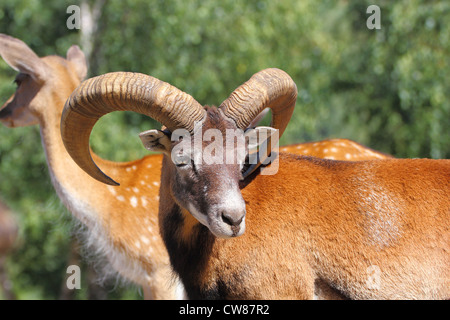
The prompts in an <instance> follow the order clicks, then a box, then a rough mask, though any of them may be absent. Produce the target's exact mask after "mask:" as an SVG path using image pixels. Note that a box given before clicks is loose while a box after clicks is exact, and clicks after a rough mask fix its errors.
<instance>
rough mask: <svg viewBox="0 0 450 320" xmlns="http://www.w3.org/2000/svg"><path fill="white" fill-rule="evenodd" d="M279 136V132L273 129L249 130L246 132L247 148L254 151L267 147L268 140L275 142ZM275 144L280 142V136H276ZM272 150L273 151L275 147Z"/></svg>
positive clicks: (258, 128)
mask: <svg viewBox="0 0 450 320" xmlns="http://www.w3.org/2000/svg"><path fill="white" fill-rule="evenodd" d="M277 134H278V130H277V129H274V128H272V127H256V128H249V129H247V130H245V133H244V135H245V142H246V145H247V148H248V149H249V150H253V149H259V148H261V147H265V144H267V142H268V139H271V140H273V139H274V138H275V136H276V135H277ZM275 142H278V136H276V141H275ZM271 149H273V147H272V148H271Z"/></svg>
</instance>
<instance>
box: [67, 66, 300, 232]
mask: <svg viewBox="0 0 450 320" xmlns="http://www.w3.org/2000/svg"><path fill="white" fill-rule="evenodd" d="M296 98H297V88H296V85H295V83H294V82H293V81H292V79H291V78H290V77H289V76H288V75H287V74H286V73H285V72H284V71H281V70H279V69H266V70H263V71H260V72H258V73H256V74H255V75H253V76H252V78H251V79H250V80H248V81H247V82H246V83H244V84H243V85H241V86H240V87H238V88H237V89H236V90H235V91H234V92H233V93H232V94H231V95H230V97H229V98H228V99H226V100H225V101H224V102H223V103H222V104H221V105H220V107H218V108H215V107H203V106H202V105H200V104H199V103H198V102H197V101H196V100H194V98H192V97H191V96H190V95H188V94H186V93H184V92H182V91H180V90H179V89H177V88H175V87H173V86H171V85H170V84H168V83H165V82H163V81H160V80H158V79H155V78H153V77H150V76H147V75H143V74H137V73H126V72H116V73H110V74H105V75H103V76H99V77H96V78H92V79H89V80H87V81H85V82H83V83H82V84H81V85H80V86H79V87H78V88H77V89H76V90H75V91H74V93H73V94H72V96H71V97H70V98H69V100H68V101H67V103H66V106H65V108H64V112H63V115H62V120H61V121H62V122H61V133H62V137H63V141H64V143H65V146H66V148H67V150H68V152H69V154H70V155H71V156H72V157H73V158H74V160H75V161H76V162H77V163H78V165H79V166H80V167H81V168H83V169H84V170H85V171H86V172H87V173H89V174H90V175H91V176H92V177H94V178H95V179H97V180H99V181H102V182H104V183H107V184H111V185H117V183H116V182H115V181H114V180H112V179H111V178H109V177H108V176H106V175H105V174H104V173H103V172H102V171H101V170H100V169H99V168H98V167H97V166H96V165H95V163H94V162H93V160H92V158H91V155H90V151H89V136H90V133H91V130H92V128H93V126H94V125H95V123H96V122H97V120H98V119H99V118H100V117H101V116H103V115H104V114H107V113H109V112H112V111H135V112H138V113H141V114H144V115H147V116H149V117H151V118H153V119H155V120H157V121H159V122H160V123H162V124H163V125H164V128H163V130H149V131H146V132H143V133H141V135H140V137H141V139H142V141H143V143H144V146H145V147H146V148H147V149H149V150H153V151H160V152H163V153H164V154H165V155H166V156H165V160H164V163H163V168H162V178H161V180H162V182H164V181H167V184H163V183H162V184H161V188H169V192H170V193H171V195H172V196H173V198H174V199H175V201H176V203H177V204H178V205H179V206H180V207H181V208H183V209H185V210H187V211H189V212H190V213H191V214H192V215H193V216H194V217H195V218H196V219H197V220H198V221H200V222H201V223H202V224H204V225H206V226H207V227H208V228H209V229H210V230H211V232H212V233H213V234H215V235H216V236H219V237H232V236H238V235H241V234H242V233H243V232H244V230H245V202H244V199H243V198H242V194H241V192H240V188H239V181H240V180H242V179H245V178H246V177H247V176H249V175H250V174H251V173H252V172H254V171H255V169H257V168H258V167H259V166H260V165H261V162H263V161H265V160H266V159H267V157H268V156H269V153H270V150H271V149H272V144H273V143H274V139H273V136H276V137H277V138H278V135H279V136H281V134H282V133H283V132H284V130H285V128H286V126H287V124H288V122H289V120H290V117H291V115H292V113H293V110H294V106H295V102H296ZM265 108H270V109H271V110H272V124H271V127H272V128H273V129H275V130H273V129H271V128H264V127H260V128H256V129H255V130H251V131H244V130H246V129H247V127H248V126H249V124H250V123H251V122H252V120H253V119H254V118H255V117H257V116H258V115H259V114H260V112H261V111H263V110H264V109H265ZM274 132H275V135H274ZM261 141H264V142H265V143H264V147H263V148H261V150H263V152H259V153H252V152H250V151H251V150H252V149H253V147H254V145H255V144H258V143H259V142H261ZM276 142H277V141H276ZM249 150H250V151H249ZM253 154H259V156H255V157H253Z"/></svg>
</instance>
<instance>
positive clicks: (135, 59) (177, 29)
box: [0, 0, 450, 299]
mask: <svg viewBox="0 0 450 320" xmlns="http://www.w3.org/2000/svg"><path fill="white" fill-rule="evenodd" d="M372 4H376V5H378V6H379V7H380V9H381V29H379V30H376V29H374V30H369V29H368V28H367V26H366V21H367V19H368V18H369V16H370V14H368V13H366V9H367V7H368V6H369V5H372ZM69 5H77V6H79V7H80V8H81V19H82V23H81V27H80V29H73V30H69V29H68V28H67V25H66V22H67V19H69V17H70V16H71V12H70V13H67V12H66V10H67V7H68V6H69ZM449 21H450V2H449V1H426V0H424V1H418V0H406V1H383V0H371V1H360V0H358V1H356V0H355V1H350V0H349V1H343V0H341V1H334V0H333V1H316V0H303V1H299V0H280V1H270V0H249V1H239V0H220V1H218V0H202V1H186V0H159V1H156V0H135V1H131V0H109V1H108V0H94V1H76V0H71V1H61V0H58V1H56V0H52V1H38V0H2V2H1V4H0V32H1V33H6V34H8V35H11V36H13V37H16V38H19V39H21V40H23V41H24V42H25V43H26V44H27V45H28V46H30V47H31V48H32V49H33V50H34V51H35V52H36V53H37V54H38V55H39V56H45V55H51V54H57V55H61V56H65V55H66V52H67V49H68V48H69V47H70V46H71V45H72V44H78V45H79V46H80V47H81V48H82V50H84V52H85V53H86V55H87V57H88V62H89V71H88V77H91V76H96V75H100V74H103V73H106V72H111V71H135V72H141V73H145V74H149V75H152V76H154V77H156V78H159V79H161V80H164V81H166V82H169V83H171V84H172V85H174V86H176V87H178V88H180V89H181V90H183V91H185V92H188V93H189V94H191V95H192V96H193V97H194V98H196V99H197V100H198V101H199V102H200V103H202V104H210V105H219V104H220V103H221V102H222V101H223V100H224V99H225V98H226V97H228V95H229V94H230V93H231V92H232V91H233V90H234V89H235V88H236V87H237V86H239V85H240V84H242V83H243V82H244V81H246V80H247V79H248V78H250V76H251V75H252V74H254V73H255V72H257V71H259V70H261V69H264V68H268V67H278V68H281V69H283V70H285V71H286V72H287V73H289V74H290V75H291V77H292V78H293V79H294V81H295V82H296V83H297V86H298V89H299V95H298V100H297V107H296V110H295V113H294V116H293V118H292V120H291V122H290V125H289V126H288V128H287V130H286V133H285V134H284V136H283V137H282V139H281V144H290V143H299V142H308V141H313V140H320V139H325V138H348V139H352V140H355V141H357V142H359V143H362V144H364V145H367V146H369V147H371V148H373V149H377V150H380V151H383V152H386V153H390V154H392V155H394V156H396V157H408V158H415V157H426V158H449V156H450V124H449V120H450V67H449V60H450V59H449V58H450V51H449V50H450V26H449ZM15 75H16V72H15V71H14V70H12V69H11V68H10V67H9V66H8V65H7V64H6V63H5V62H4V61H3V60H1V59H0V102H1V103H0V105H2V104H3V103H4V102H5V101H6V100H7V99H8V97H9V96H10V95H11V94H13V93H14V91H15V85H14V83H13V80H14V78H15ZM265 122H266V124H268V119H265ZM154 127H158V124H157V123H155V122H152V121H151V120H149V119H148V118H145V117H143V116H141V115H138V114H131V113H127V112H123V113H117V112H116V113H113V114H110V115H108V116H106V117H104V118H103V119H102V120H101V121H100V122H99V123H98V124H97V125H96V127H95V128H94V132H93V136H92V146H93V149H94V151H95V152H96V153H97V154H99V155H101V156H103V157H106V158H108V159H113V160H116V161H124V160H132V159H136V158H139V157H142V156H144V155H146V154H147V152H146V150H145V149H144V148H143V147H142V145H141V143H140V141H139V138H138V133H139V132H141V131H144V130H147V129H150V128H154ZM0 200H1V201H3V202H4V203H5V204H6V205H7V206H8V207H9V209H10V211H12V212H13V213H14V217H15V219H16V221H17V224H18V230H19V231H18V238H17V239H16V241H15V244H14V248H13V250H12V251H11V252H10V253H9V255H8V256H7V257H6V258H0V299H141V298H142V296H141V292H140V291H139V289H138V288H136V287H133V286H132V285H124V284H122V283H121V282H119V281H114V280H113V281H110V282H107V283H104V284H103V285H102V286H98V285H96V284H95V281H94V280H93V279H95V278H96V275H95V271H94V270H93V269H92V268H89V267H88V264H87V262H86V261H85V259H83V258H82V257H81V258H80V250H79V248H78V247H77V242H76V241H75V239H76V237H75V236H74V231H73V230H74V227H73V225H74V222H73V220H72V218H71V216H70V214H69V213H68V212H67V210H66V209H65V208H64V207H63V206H62V205H61V203H60V201H59V199H58V197H57V196H56V194H55V192H54V190H53V187H52V184H51V182H50V177H49V174H48V169H47V164H46V161H45V156H44V152H43V148H42V146H41V141H40V136H39V128H38V126H33V127H25V128H15V129H8V128H6V127H4V126H0ZM0 223H1V222H0ZM81 256H83V253H81ZM74 261H76V264H78V265H80V266H82V269H83V270H85V271H82V281H83V282H82V286H81V287H82V289H81V290H73V291H70V292H68V291H67V289H66V286H65V283H66V279H67V276H68V274H67V273H66V268H67V265H68V264H73V262H74Z"/></svg>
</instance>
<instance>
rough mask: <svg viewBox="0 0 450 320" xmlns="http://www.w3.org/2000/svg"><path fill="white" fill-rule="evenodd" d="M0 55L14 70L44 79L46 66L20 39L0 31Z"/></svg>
mask: <svg viewBox="0 0 450 320" xmlns="http://www.w3.org/2000/svg"><path fill="white" fill-rule="evenodd" d="M0 55H1V56H2V58H3V60H5V62H6V63H7V64H8V65H9V66H10V67H11V68H13V69H14V70H16V71H19V72H21V73H25V74H27V75H29V76H31V77H32V78H33V79H34V80H35V81H38V82H41V81H44V80H45V79H46V77H47V74H48V66H47V65H46V64H45V62H43V61H42V60H41V59H40V58H39V57H38V56H37V55H36V53H34V51H33V50H31V49H30V48H29V47H28V46H27V45H26V44H25V43H24V42H23V41H22V40H19V39H16V38H13V37H11V36H8V35H6V34H2V33H0Z"/></svg>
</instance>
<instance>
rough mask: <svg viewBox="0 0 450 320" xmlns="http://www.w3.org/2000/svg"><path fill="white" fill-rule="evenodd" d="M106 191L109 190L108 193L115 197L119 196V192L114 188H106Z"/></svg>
mask: <svg viewBox="0 0 450 320" xmlns="http://www.w3.org/2000/svg"><path fill="white" fill-rule="evenodd" d="M106 189H108V191H109V192H110V193H111V194H112V195H113V196H115V195H116V194H117V191H116V188H115V187H113V186H109V185H108V186H106Z"/></svg>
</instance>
